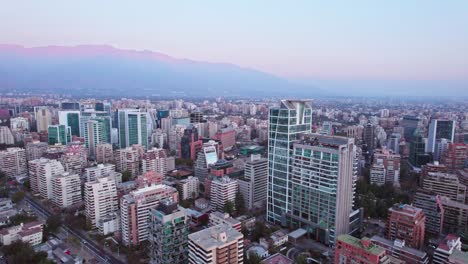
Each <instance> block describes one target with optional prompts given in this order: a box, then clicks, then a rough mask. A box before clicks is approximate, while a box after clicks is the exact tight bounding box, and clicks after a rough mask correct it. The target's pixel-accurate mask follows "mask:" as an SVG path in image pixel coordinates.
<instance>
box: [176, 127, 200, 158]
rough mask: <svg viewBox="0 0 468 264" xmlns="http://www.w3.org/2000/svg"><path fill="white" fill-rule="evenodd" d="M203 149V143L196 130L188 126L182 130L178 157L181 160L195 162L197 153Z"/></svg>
mask: <svg viewBox="0 0 468 264" xmlns="http://www.w3.org/2000/svg"><path fill="white" fill-rule="evenodd" d="M202 147H203V141H202V140H201V136H200V135H199V134H198V129H197V128H196V127H194V126H193V125H190V126H188V127H187V128H186V129H185V130H184V134H183V136H182V138H181V139H180V145H179V157H180V158H183V159H191V160H195V159H196V157H197V152H198V151H200V150H201V149H202Z"/></svg>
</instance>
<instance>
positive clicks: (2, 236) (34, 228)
mask: <svg viewBox="0 0 468 264" xmlns="http://www.w3.org/2000/svg"><path fill="white" fill-rule="evenodd" d="M42 231H43V225H42V223H40V222H38V221H34V222H30V223H26V224H23V223H21V224H20V225H17V226H12V227H8V228H4V229H1V230H0V244H2V245H5V246H7V245H10V244H11V243H13V242H15V241H17V240H21V241H23V242H25V243H29V244H31V246H35V245H39V244H40V243H42Z"/></svg>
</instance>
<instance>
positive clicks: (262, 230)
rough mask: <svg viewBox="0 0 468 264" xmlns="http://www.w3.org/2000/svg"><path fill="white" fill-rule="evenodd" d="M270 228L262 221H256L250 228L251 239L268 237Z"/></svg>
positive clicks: (257, 239) (256, 239)
mask: <svg viewBox="0 0 468 264" xmlns="http://www.w3.org/2000/svg"><path fill="white" fill-rule="evenodd" d="M270 235H271V230H270V229H268V227H267V226H266V225H265V223H264V222H262V221H256V222H255V225H254V228H253V230H252V240H253V241H259V240H260V238H262V237H269V236H270Z"/></svg>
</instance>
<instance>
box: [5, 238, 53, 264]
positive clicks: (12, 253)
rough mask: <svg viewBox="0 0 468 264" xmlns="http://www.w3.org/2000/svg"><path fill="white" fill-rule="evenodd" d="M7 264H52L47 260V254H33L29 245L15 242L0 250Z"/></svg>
mask: <svg viewBox="0 0 468 264" xmlns="http://www.w3.org/2000/svg"><path fill="white" fill-rule="evenodd" d="M1 250H2V252H3V254H4V256H5V258H6V260H7V262H8V263H20V264H23V263H24V264H26V263H40V264H50V263H53V262H51V261H49V260H48V259H47V253H46V252H43V251H39V252H37V253H36V252H34V249H33V248H32V247H31V245H30V244H29V243H25V242H23V241H21V240H17V241H15V242H13V243H11V244H10V245H8V246H3V247H2V248H1Z"/></svg>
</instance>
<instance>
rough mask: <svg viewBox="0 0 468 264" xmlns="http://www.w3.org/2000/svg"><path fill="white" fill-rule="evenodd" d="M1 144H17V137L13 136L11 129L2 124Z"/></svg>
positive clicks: (0, 131) (0, 130) (0, 127)
mask: <svg viewBox="0 0 468 264" xmlns="http://www.w3.org/2000/svg"><path fill="white" fill-rule="evenodd" d="M0 144H6V145H12V144H15V138H14V137H13V134H12V133H11V131H10V129H9V128H8V127H6V126H0Z"/></svg>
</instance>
